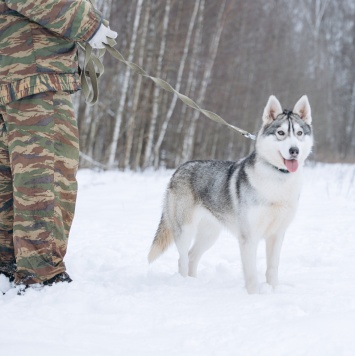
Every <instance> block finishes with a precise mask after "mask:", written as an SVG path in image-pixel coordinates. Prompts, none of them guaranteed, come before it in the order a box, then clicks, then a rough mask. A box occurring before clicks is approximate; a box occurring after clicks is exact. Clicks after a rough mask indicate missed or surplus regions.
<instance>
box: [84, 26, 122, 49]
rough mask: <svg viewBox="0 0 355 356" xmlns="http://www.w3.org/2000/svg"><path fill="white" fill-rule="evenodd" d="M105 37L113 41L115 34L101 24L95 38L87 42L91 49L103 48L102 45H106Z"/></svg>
mask: <svg viewBox="0 0 355 356" xmlns="http://www.w3.org/2000/svg"><path fill="white" fill-rule="evenodd" d="M107 37H109V38H112V39H115V38H116V37H117V32H115V31H112V30H110V29H109V28H108V27H106V26H105V25H103V24H101V25H100V27H99V29H98V30H97V32H96V33H95V36H94V37H93V38H92V39H91V40H90V41H89V44H90V46H91V47H92V48H98V49H100V48H105V46H104V43H106V44H107Z"/></svg>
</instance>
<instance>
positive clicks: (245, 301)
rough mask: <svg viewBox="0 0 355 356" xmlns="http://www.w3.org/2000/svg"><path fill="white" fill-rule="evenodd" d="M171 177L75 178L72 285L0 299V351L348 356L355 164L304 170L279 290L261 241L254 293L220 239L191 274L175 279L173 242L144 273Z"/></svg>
mask: <svg viewBox="0 0 355 356" xmlns="http://www.w3.org/2000/svg"><path fill="white" fill-rule="evenodd" d="M171 174H172V171H160V172H152V171H150V172H145V173H132V172H105V173H99V172H94V171H89V170H82V171H80V172H79V174H78V180H79V196H78V205H77V211H76V217H75V221H74V225H73V228H72V232H71V238H70V240H69V248H68V253H67V256H66V264H67V269H68V272H69V273H70V275H71V277H72V278H73V279H74V282H73V283H71V284H60V285H59V284H58V285H55V286H53V287H46V288H44V289H41V290H28V291H27V292H26V294H25V295H24V296H18V295H16V292H15V290H13V289H11V290H9V291H8V292H7V293H6V294H5V295H4V296H0V355H1V356H8V355H13V354H15V353H21V354H22V353H23V354H25V355H26V356H32V355H36V356H42V355H51V356H56V355H76V356H81V355H91V356H96V355H97V356H99V355H100V356H111V355H112V356H121V355H122V356H123V355H124V356H136V355H137V356H142V355H144V356H150V355H158V356H160V355H162V356H163V355H164V356H166V355H169V356H175V355H179V356H181V355H183V356H189V355H191V356H198V355H203V356H213V355H218V356H224V355H225V356H236V355H237V356H238V355H243V356H244V355H273V356H277V355H302V356H303V355H312V356H314V355H322V356H327V355H337V356H339V355H355V258H354V256H355V219H354V217H355V166H352V165H316V166H313V167H307V168H306V169H305V179H304V189H303V192H302V196H301V201H300V207H299V210H298V213H297V217H296V219H295V221H294V222H293V223H292V225H291V227H290V229H289V230H288V232H287V234H286V239H285V243H284V246H283V250H282V254H281V264H280V281H281V283H280V286H279V287H278V288H277V289H276V290H275V291H273V290H271V288H270V287H269V286H268V285H267V284H266V283H265V277H264V272H265V253H264V247H265V246H264V244H263V242H262V243H261V244H260V249H259V253H258V255H259V258H258V269H259V272H260V276H259V278H260V280H261V282H262V283H263V285H262V293H261V294H259V295H248V294H247V293H246V290H245V288H244V282H243V278H242V271H241V265H240V257H239V251H238V245H237V241H236V240H235V239H234V238H233V237H232V236H231V235H229V234H227V233H225V234H224V235H223V236H221V238H220V239H219V240H218V242H217V243H216V244H215V245H214V246H213V247H212V249H211V250H209V251H208V252H207V253H206V254H205V255H204V256H203V258H202V261H201V263H200V266H199V275H198V278H196V279H195V278H186V279H184V278H182V277H181V276H180V275H179V274H178V273H177V252H176V249H175V247H172V248H171V249H170V250H169V251H168V252H167V253H166V254H165V255H163V256H162V257H161V258H159V259H158V260H157V261H156V262H154V263H153V264H152V265H151V266H148V263H147V258H146V257H147V253H148V251H149V248H150V244H151V242H152V239H153V236H154V233H155V229H156V228H157V225H158V222H159V219H160V214H161V206H162V199H163V194H164V191H165V187H166V184H167V182H168V180H169V177H170V176H171ZM0 283H2V285H4V281H0Z"/></svg>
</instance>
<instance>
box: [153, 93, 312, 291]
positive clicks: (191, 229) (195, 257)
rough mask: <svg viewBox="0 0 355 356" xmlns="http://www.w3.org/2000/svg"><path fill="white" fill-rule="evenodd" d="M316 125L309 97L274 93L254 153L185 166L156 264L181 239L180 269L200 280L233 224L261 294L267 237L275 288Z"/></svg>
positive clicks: (250, 280)
mask: <svg viewBox="0 0 355 356" xmlns="http://www.w3.org/2000/svg"><path fill="white" fill-rule="evenodd" d="M311 122H312V117H311V108H310V105H309V102H308V98H307V96H305V95H304V96H303V97H302V98H301V99H300V100H299V101H298V102H297V103H296V105H295V107H294V109H293V110H292V111H288V110H282V108H281V105H280V103H279V101H278V100H277V98H276V97H275V96H270V98H269V100H268V103H267V105H266V107H265V109H264V113H263V117H262V126H261V129H260V131H259V133H258V135H257V139H256V144H255V150H254V152H252V153H251V154H250V155H249V156H248V157H246V158H244V159H242V160H240V161H239V162H228V161H190V162H186V163H185V164H183V165H181V166H180V167H179V168H178V169H177V170H176V172H175V173H174V175H173V177H172V178H171V180H170V183H169V185H168V189H167V192H166V196H165V202H164V208H163V213H162V217H161V221H160V224H159V227H158V230H157V233H156V235H155V238H154V241H153V244H152V247H151V250H150V252H149V255H148V260H149V262H152V261H154V260H155V259H156V258H158V257H159V256H160V255H161V254H162V253H163V252H164V251H165V250H166V249H167V247H168V246H169V245H170V244H171V243H172V242H173V241H175V244H176V247H177V249H178V252H179V272H180V274H181V275H182V276H184V277H185V276H191V277H195V276H196V273H197V265H198V262H199V260H200V258H201V256H202V254H203V253H204V252H206V251H207V250H208V249H209V248H210V247H211V246H212V245H213V244H214V242H215V241H216V240H217V238H218V235H219V232H220V231H221V229H222V228H226V229H228V230H229V231H230V232H232V233H233V234H234V235H235V236H236V237H237V238H238V241H239V247H240V253H241V259H242V265H243V272H244V278H245V283H246V289H247V291H248V293H257V292H259V284H258V279H257V268H256V254H257V246H258V242H259V241H260V239H261V238H265V240H266V256H267V270H266V281H267V283H269V284H270V285H271V286H272V287H274V288H275V287H276V285H277V283H278V266H279V258H280V250H281V245H282V241H283V238H284V234H285V231H286V229H287V227H288V226H289V225H290V223H291V221H292V219H293V218H294V216H295V213H296V209H297V205H298V200H299V196H300V191H301V183H302V182H301V180H302V168H303V164H304V162H305V160H306V158H307V157H308V155H309V154H310V152H311V149H312V144H313V135H312V126H311ZM193 241H194V242H193ZM192 242H193V245H192V247H191V244H192ZM190 247H191V248H190Z"/></svg>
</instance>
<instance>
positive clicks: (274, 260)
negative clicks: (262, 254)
mask: <svg viewBox="0 0 355 356" xmlns="http://www.w3.org/2000/svg"><path fill="white" fill-rule="evenodd" d="M283 239H284V233H282V234H278V235H273V236H270V237H268V238H267V239H266V259H267V270H266V281H267V283H269V284H270V285H271V286H272V287H273V288H275V287H276V286H277V284H278V283H279V279H278V270H279V262H280V253H281V247H282V242H283Z"/></svg>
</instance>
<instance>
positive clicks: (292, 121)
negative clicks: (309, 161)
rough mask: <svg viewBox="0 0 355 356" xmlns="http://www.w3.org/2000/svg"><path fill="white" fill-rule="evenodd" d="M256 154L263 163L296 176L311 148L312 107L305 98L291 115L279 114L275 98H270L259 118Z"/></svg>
mask: <svg viewBox="0 0 355 356" xmlns="http://www.w3.org/2000/svg"><path fill="white" fill-rule="evenodd" d="M262 121H263V124H262V127H261V129H260V131H259V134H258V137H257V141H256V150H257V152H258V155H260V156H261V157H262V158H263V159H264V160H266V161H267V162H268V163H270V164H271V165H273V166H275V167H277V168H279V169H287V170H288V171H289V172H296V171H297V169H298V167H299V166H302V165H303V163H304V161H305V160H306V158H307V157H308V155H309V154H310V153H311V150H312V145H313V134H312V125H311V124H312V116H311V107H310V105H309V102H308V98H307V96H306V95H304V96H302V98H301V99H300V100H298V102H297V103H296V105H295V107H294V108H293V110H292V111H288V110H282V107H281V105H280V102H279V101H278V100H277V98H276V97H275V96H273V95H272V96H270V98H269V100H268V102H267V104H266V107H265V109H264V113H263V117H262Z"/></svg>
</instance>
